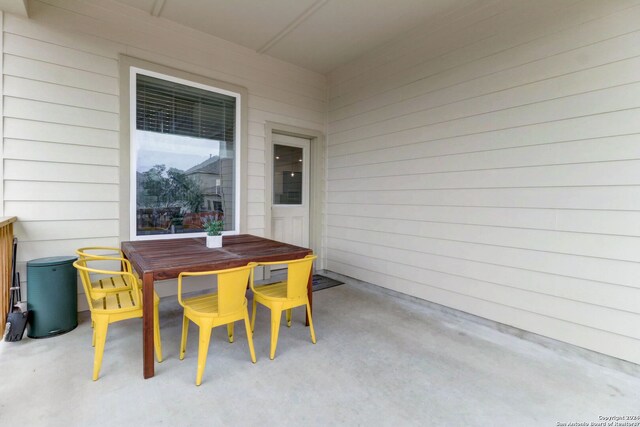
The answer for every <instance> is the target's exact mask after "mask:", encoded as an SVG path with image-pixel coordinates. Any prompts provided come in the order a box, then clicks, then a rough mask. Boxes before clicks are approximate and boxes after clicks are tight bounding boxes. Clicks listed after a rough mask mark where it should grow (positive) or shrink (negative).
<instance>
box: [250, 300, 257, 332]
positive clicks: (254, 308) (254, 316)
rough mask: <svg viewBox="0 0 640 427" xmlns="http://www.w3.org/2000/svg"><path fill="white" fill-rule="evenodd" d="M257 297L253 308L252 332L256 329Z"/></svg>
mask: <svg viewBox="0 0 640 427" xmlns="http://www.w3.org/2000/svg"><path fill="white" fill-rule="evenodd" d="M257 304H258V303H257V302H256V297H255V296H254V297H253V303H252V309H251V332H253V331H254V330H255V327H256V305H257Z"/></svg>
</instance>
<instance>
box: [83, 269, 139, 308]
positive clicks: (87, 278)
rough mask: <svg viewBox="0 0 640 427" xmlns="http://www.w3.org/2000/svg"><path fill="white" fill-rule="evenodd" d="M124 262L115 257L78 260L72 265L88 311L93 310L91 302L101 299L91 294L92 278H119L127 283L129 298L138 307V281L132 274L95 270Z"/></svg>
mask: <svg viewBox="0 0 640 427" xmlns="http://www.w3.org/2000/svg"><path fill="white" fill-rule="evenodd" d="M122 261H126V260H122V259H121V258H116V257H100V258H99V259H94V258H80V259H78V260H77V261H76V262H74V263H73V266H74V267H75V268H76V269H77V270H78V273H79V275H80V280H81V281H82V287H83V288H84V293H85V296H86V298H87V303H88V304H89V309H91V310H93V301H95V300H99V299H101V298H102V296H100V297H96V296H95V295H94V294H93V287H92V286H91V282H92V276H96V277H114V276H121V277H122V280H123V281H124V282H125V283H127V284H128V285H129V286H130V287H131V296H132V298H133V302H134V305H135V306H140V301H141V298H142V295H141V291H140V287H139V285H138V280H137V279H136V278H135V276H134V275H133V274H131V273H130V272H128V271H114V270H107V269H105V268H97V267H101V264H102V265H113V263H114V262H122Z"/></svg>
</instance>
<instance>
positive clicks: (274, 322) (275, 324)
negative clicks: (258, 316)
mask: <svg viewBox="0 0 640 427" xmlns="http://www.w3.org/2000/svg"><path fill="white" fill-rule="evenodd" d="M281 317H282V307H281V306H273V307H271V352H270V354H269V358H270V359H271V360H273V358H274V357H276V347H277V346H278V332H279V331H280V318H281Z"/></svg>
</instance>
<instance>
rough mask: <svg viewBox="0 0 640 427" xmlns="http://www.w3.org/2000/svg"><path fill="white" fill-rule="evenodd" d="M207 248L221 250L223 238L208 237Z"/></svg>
mask: <svg viewBox="0 0 640 427" xmlns="http://www.w3.org/2000/svg"><path fill="white" fill-rule="evenodd" d="M207 247H208V248H221V247H222V236H207Z"/></svg>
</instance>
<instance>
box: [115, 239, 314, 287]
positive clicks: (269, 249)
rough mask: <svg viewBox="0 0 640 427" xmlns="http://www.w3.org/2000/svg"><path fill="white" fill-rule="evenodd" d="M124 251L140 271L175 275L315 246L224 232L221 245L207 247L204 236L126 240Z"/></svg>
mask: <svg viewBox="0 0 640 427" xmlns="http://www.w3.org/2000/svg"><path fill="white" fill-rule="evenodd" d="M121 247H122V251H123V252H124V254H125V256H126V257H127V259H129V261H131V264H133V267H134V268H135V269H136V271H138V273H139V274H140V275H143V274H144V273H153V278H154V280H165V279H173V278H176V277H178V275H179V274H180V273H181V272H183V271H207V270H221V269H225V268H233V267H241V266H243V265H246V264H247V263H249V262H251V261H263V262H269V261H284V260H287V259H298V258H304V257H305V256H306V255H308V254H311V253H312V251H311V249H308V248H302V247H299V246H294V245H289V244H287V243H282V242H278V241H275V240H270V239H265V238H263V237H258V236H252V235H250V234H239V235H231V236H224V237H223V239H222V247H221V248H207V247H206V245H205V238H204V237H188V238H183V239H158V240H137V241H130V242H122V245H121Z"/></svg>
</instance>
